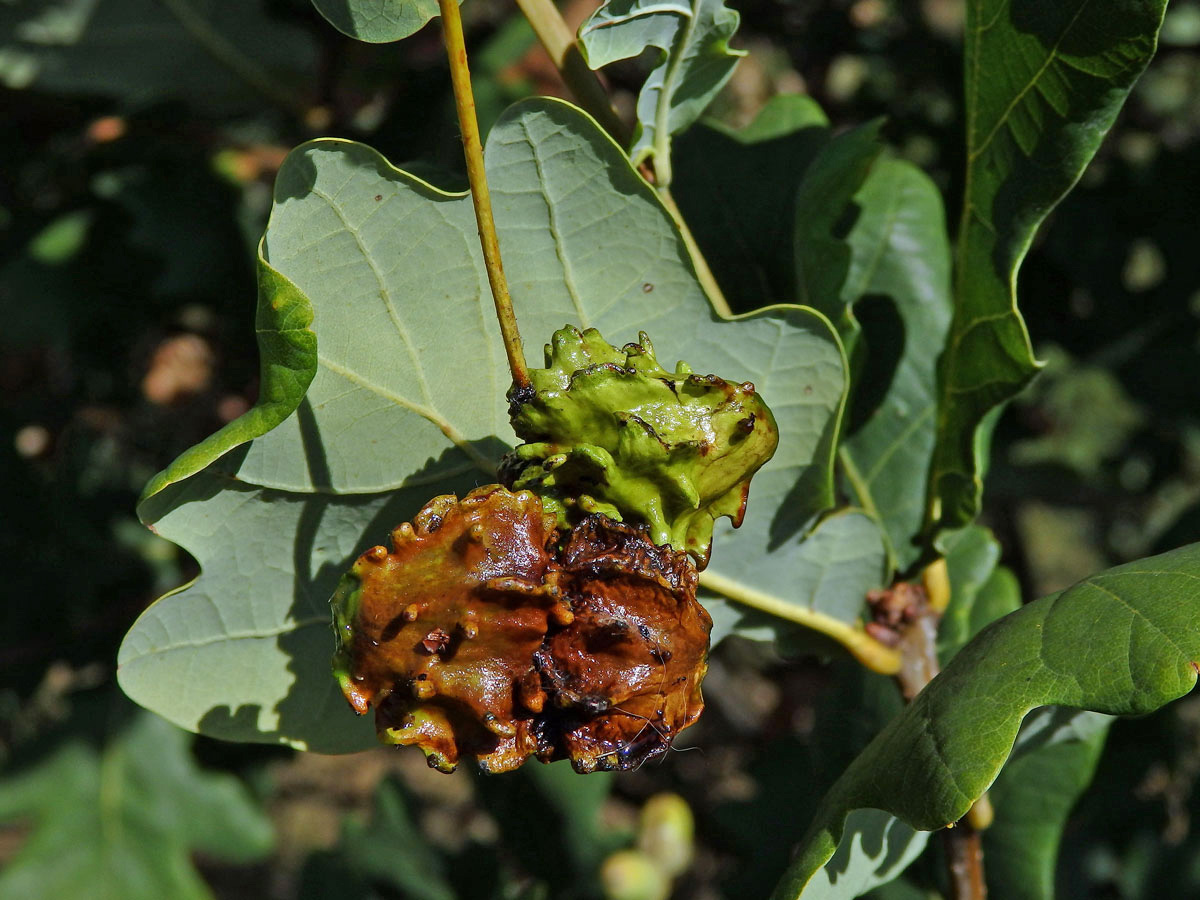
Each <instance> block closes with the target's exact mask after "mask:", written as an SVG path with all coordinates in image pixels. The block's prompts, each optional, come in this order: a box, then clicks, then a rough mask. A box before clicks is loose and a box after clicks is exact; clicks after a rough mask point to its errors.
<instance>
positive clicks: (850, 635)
mask: <svg viewBox="0 0 1200 900" xmlns="http://www.w3.org/2000/svg"><path fill="white" fill-rule="evenodd" d="M700 584H701V585H702V586H703V587H705V588H708V589H709V590H710V591H713V592H714V593H717V594H720V595H721V596H722V597H726V598H728V599H729V600H732V601H733V602H735V603H740V604H742V605H743V606H748V607H750V608H751V609H757V610H758V611H760V612H764V613H767V614H768V615H772V616H778V617H779V618H781V619H786V620H787V621H789V622H796V623H797V624H799V625H803V626H805V627H806V628H811V629H813V630H814V631H819V632H821V633H822V634H825V635H828V636H829V637H831V638H833V639H834V640H835V641H837V642H838V643H839V644H841V645H842V646H843V647H845V648H846V649H847V650H849V651H850V653H851V654H853V656H854V658H855V659H857V660H858V661H859V662H860V663H862V664H863V665H864V666H865V667H866V668H868V669H870V670H871V671H872V672H879V673H880V674H883V675H895V674H896V672H897V671H898V670H899V668H900V662H901V660H900V654H899V653H897V652H896V651H895V650H894V649H893V648H891V647H886V646H884V645H883V644H881V643H879V641H877V640H875V639H874V638H873V637H871V636H870V635H869V634H867V633H866V632H865V631H863V630H862V628H861V627H856V626H854V625H851V624H849V623H847V622H843V621H842V620H841V619H835V618H834V617H833V616H829V615H826V614H825V613H821V612H817V611H816V610H815V609H809V608H808V607H807V606H801V605H800V604H798V603H789V602H788V601H786V600H783V599H781V598H779V597H775V596H773V595H771V594H768V593H767V592H765V591H759V590H755V589H754V588H752V587H750V586H749V585H747V584H745V583H743V582H741V581H739V580H738V579H736V578H729V577H728V576H725V575H718V574H717V573H716V572H714V571H712V570H711V569H708V570H706V571H704V572H701V573H700Z"/></svg>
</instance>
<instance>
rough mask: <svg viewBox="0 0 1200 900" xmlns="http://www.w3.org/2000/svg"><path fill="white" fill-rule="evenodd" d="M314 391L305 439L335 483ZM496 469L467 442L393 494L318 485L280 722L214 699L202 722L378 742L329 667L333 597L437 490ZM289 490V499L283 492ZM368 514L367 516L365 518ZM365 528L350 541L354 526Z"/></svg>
mask: <svg viewBox="0 0 1200 900" xmlns="http://www.w3.org/2000/svg"><path fill="white" fill-rule="evenodd" d="M307 404H308V401H307V399H306V400H304V401H302V403H301V405H300V408H299V409H298V410H297V413H298V417H299V419H300V426H301V429H300V430H301V441H302V444H303V447H304V452H305V458H306V461H307V464H308V468H309V474H310V477H311V479H312V481H313V483H314V484H316V485H318V486H321V485H326V486H327V485H328V483H329V468H328V464H327V461H326V459H325V451H324V444H323V442H322V441H321V438H320V433H319V430H318V429H317V424H316V421H315V419H314V418H313V416H312V411H311V408H310V407H308V405H307ZM471 444H472V446H473V447H474V449H475V450H477V451H478V452H480V453H481V454H483V455H484V456H486V457H487V458H493V459H498V458H499V456H500V455H502V454H503V453H504V452H506V451H507V450H508V449H509V446H508V444H506V443H505V442H504V441H502V440H501V439H500V438H498V437H496V436H494V435H492V436H488V437H486V438H482V439H479V440H475V441H472V442H471ZM487 478H488V476H487V475H486V474H485V473H484V472H483V471H482V470H481V469H479V468H477V467H476V466H475V465H474V464H472V463H471V461H470V459H469V457H468V456H467V455H466V453H464V452H463V451H462V450H461V449H459V448H458V447H449V448H447V449H446V450H445V451H443V453H442V454H441V455H440V456H438V457H436V458H433V457H431V458H430V459H429V460H428V461H427V462H426V464H425V466H423V467H422V468H421V469H420V470H419V471H418V472H416V473H414V474H413V476H412V477H410V478H409V479H408V482H407V484H406V485H405V486H404V487H402V488H400V489H399V490H396V491H393V492H390V493H388V494H333V493H329V492H326V493H316V494H310V495H307V496H306V497H305V499H304V500H302V501H301V502H302V503H303V508H302V511H301V513H300V520H299V523H298V526H297V529H296V535H295V540H294V542H293V547H292V560H291V564H292V568H293V572H294V573H295V574H294V576H293V585H292V605H291V607H290V609H289V611H288V619H289V621H291V622H294V623H296V627H295V628H292V629H289V630H287V631H285V632H283V633H282V634H279V635H277V636H275V637H274V638H273V640H274V642H275V646H276V649H277V650H278V652H279V653H281V654H282V655H283V656H285V657H286V658H287V664H286V665H287V670H288V672H289V673H290V674H291V675H292V679H293V680H292V683H291V685H290V687H289V688H288V692H287V694H286V695H285V696H284V697H283V698H282V699H280V700H279V702H278V703H276V704H275V706H274V709H273V712H274V713H275V715H276V717H277V726H276V727H275V728H274V729H272V730H264V729H262V728H260V727H259V725H258V720H259V716H260V714H261V713H262V711H263V710H262V708H261V707H260V706H259V705H257V704H252V705H243V706H240V707H238V708H237V709H236V710H234V709H231V708H230V707H229V706H228V705H219V706H214V707H212V708H211V709H209V710H208V712H206V713H205V715H204V716H203V717H202V718H201V720H200V723H199V730H200V731H201V732H202V733H204V734H208V735H212V736H213V737H228V738H229V739H233V740H240V741H245V740H255V741H259V742H262V743H283V744H290V745H293V746H302V747H304V748H306V749H308V750H312V751H315V752H318V753H349V752H354V751H358V750H363V749H367V748H369V747H372V746H375V744H376V741H375V731H374V725H373V721H372V717H370V716H364V717H362V718H359V717H357V716H356V715H355V714H354V712H353V711H352V710H351V709H350V707H349V705H348V704H347V703H346V701H345V699H344V698H343V697H342V694H341V691H340V690H339V688H338V686H337V684H336V682H335V681H334V679H333V676H332V674H331V671H330V664H331V660H332V658H333V651H334V635H333V629H332V627H331V624H330V622H331V620H330V613H329V605H328V603H329V597H330V596H331V595H332V594H333V591H334V589H335V588H336V586H337V583H338V580H339V579H340V578H341V576H342V574H343V573H344V572H345V571H346V570H347V569H348V568H349V567H350V564H351V563H352V562H353V561H354V559H355V558H357V557H358V556H359V555H360V554H361V553H362V552H363V551H365V550H366V549H368V548H369V547H372V546H375V545H377V544H379V543H382V542H385V539H386V538H387V536H388V535H390V533H391V530H392V528H394V527H395V526H396V525H397V524H399V523H400V522H403V521H408V520H410V519H411V518H412V517H413V515H414V514H415V513H416V512H417V511H418V510H419V509H420V508H421V507H422V506H424V505H425V503H427V502H428V501H429V500H430V499H431V498H432V497H434V496H437V495H439V494H448V493H455V494H458V495H459V496H462V494H464V493H466V492H467V491H469V490H471V489H472V488H474V487H477V486H479V484H481V483H483V482H484V481H485V480H487ZM281 499H282V498H281ZM364 517H365V519H366V524H365V525H362V524H361V523H362V522H363V520H364ZM348 529H353V530H354V531H356V532H357V534H355V536H354V538H353V541H352V542H351V541H349V540H348V535H347V530H348Z"/></svg>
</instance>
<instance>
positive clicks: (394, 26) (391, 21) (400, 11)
mask: <svg viewBox="0 0 1200 900" xmlns="http://www.w3.org/2000/svg"><path fill="white" fill-rule="evenodd" d="M312 2H313V6H315V7H316V8H317V12H319V13H320V14H321V15H323V16H324V17H325V19H326V20H327V21H328V22H329V24H330V25H332V26H333V27H334V28H336V29H337V30H338V31H340V32H342V34H345V35H349V36H350V37H352V38H357V39H358V40H360V41H368V42H369V43H372V44H386V43H389V42H391V41H399V40H403V39H404V38H406V37H408V36H409V35H410V34H416V33H417V32H418V31H420V30H421V29H422V28H424V27H425V24H426V23H427V22H428V21H429V20H430V19H432V18H435V17H436V16H437V15H438V0H312ZM460 2H461V0H460Z"/></svg>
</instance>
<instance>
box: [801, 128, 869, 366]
mask: <svg viewBox="0 0 1200 900" xmlns="http://www.w3.org/2000/svg"><path fill="white" fill-rule="evenodd" d="M882 127H883V121H882V120H881V119H876V120H874V121H872V122H868V123H867V124H865V125H860V126H859V127H857V128H854V129H851V130H850V131H846V132H843V133H842V134H839V135H838V136H837V137H835V138H833V139H832V140H830V141H829V143H827V144H826V145H825V146H824V147H822V148H821V149H820V150H819V151H817V154H816V156H814V157H813V160H812V163H810V164H809V166H808V168H807V169H805V170H804V177H803V178H801V179H800V184H799V186H798V187H797V189H796V205H795V207H794V210H793V215H794V216H795V218H796V227H795V238H794V240H795V244H794V247H793V253H794V257H795V264H796V302H798V303H804V304H806V305H808V306H811V307H813V308H814V309H819V310H820V311H821V312H823V313H825V315H827V316H829V319H830V321H831V322H833V323H834V324H835V325H836V326H837V329H838V332H839V333H840V334H841V335H842V340H843V341H844V342H845V343H846V346H847V349H848V350H851V349H852V345H851V343H850V341H849V340H848V338H850V337H853V329H852V328H850V327H849V325H850V324H851V320H850V309H849V304H848V302H847V300H845V299H843V297H842V288H843V285H844V283H845V281H846V277H847V275H848V274H849V272H850V260H851V256H852V251H851V248H850V244H849V241H848V240H847V238H846V237H845V236H843V235H841V234H839V233H838V232H839V226H840V225H841V223H842V221H843V220H844V219H845V217H846V213H847V211H848V209H849V207H850V201H851V198H853V197H854V195H855V194H856V193H857V192H858V189H859V188H860V187H862V184H863V182H864V181H866V178H867V174H868V173H869V172H870V171H871V167H872V165H873V164H874V162H875V160H876V158H877V157H878V156H879V154H880V153H882V152H883V144H881V143H880V142H879V129H880V128H882Z"/></svg>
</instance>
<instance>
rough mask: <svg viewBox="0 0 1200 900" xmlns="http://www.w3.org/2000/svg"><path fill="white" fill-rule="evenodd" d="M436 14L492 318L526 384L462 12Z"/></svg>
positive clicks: (454, 0)
mask: <svg viewBox="0 0 1200 900" xmlns="http://www.w3.org/2000/svg"><path fill="white" fill-rule="evenodd" d="M438 6H439V7H440V9H441V14H442V37H443V40H444V41H445V43H446V56H447V58H448V59H449V62H450V81H451V83H452V84H453V86H454V106H455V109H456V110H457V111H458V124H459V127H460V128H461V130H462V142H463V155H464V156H465V158H466V162H467V180H468V181H469V182H470V185H471V203H472V205H473V206H474V207H475V221H476V223H477V224H478V226H479V243H480V245H481V246H482V248H483V264H484V266H485V267H486V268H487V276H488V284H490V285H491V288H492V300H493V301H494V302H495V304H496V318H497V319H498V320H499V322H500V334H501V336H502V337H503V339H504V351H505V353H507V354H508V368H509V371H511V372H512V377H513V384H514V385H515V386H516V387H521V388H527V387H529V372H528V370H527V368H526V366H525V353H524V351H523V349H522V347H521V332H520V331H519V330H518V329H517V316H516V314H515V313H514V312H513V306H512V297H511V296H510V295H509V293H508V280H507V279H506V278H505V277H504V265H503V263H502V262H501V259H500V240H499V238H498V237H497V236H496V221H495V219H494V218H493V217H492V198H491V194H490V193H489V191H488V183H487V173H486V171H485V169H484V166H483V143H482V141H481V140H480V137H479V122H478V120H477V119H476V118H475V95H474V92H473V91H472V90H471V72H470V69H468V68H467V42H466V39H465V38H464V37H463V28H462V15H461V13H460V12H459V9H458V0H438Z"/></svg>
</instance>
